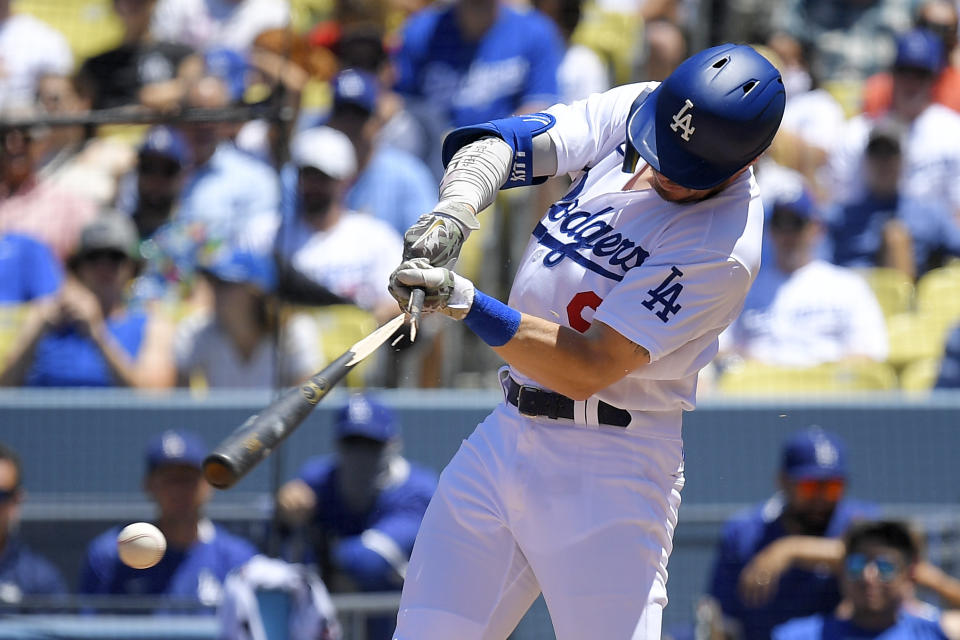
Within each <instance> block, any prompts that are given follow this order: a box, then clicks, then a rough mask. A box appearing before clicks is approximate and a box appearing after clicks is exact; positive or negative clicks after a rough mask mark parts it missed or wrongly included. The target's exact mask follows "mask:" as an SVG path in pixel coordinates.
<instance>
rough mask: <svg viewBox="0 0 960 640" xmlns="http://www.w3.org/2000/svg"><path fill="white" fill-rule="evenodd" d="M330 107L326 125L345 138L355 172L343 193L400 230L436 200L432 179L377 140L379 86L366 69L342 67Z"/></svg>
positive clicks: (412, 159)
mask: <svg viewBox="0 0 960 640" xmlns="http://www.w3.org/2000/svg"><path fill="white" fill-rule="evenodd" d="M332 84H333V109H332V110H331V113H330V117H329V119H328V120H327V122H326V124H327V126H329V127H332V128H334V129H337V130H339V131H342V132H343V133H345V134H346V136H347V137H348V138H350V142H352V143H353V147H354V150H355V151H356V155H357V175H356V178H355V179H354V180H353V183H352V184H351V185H350V189H349V190H348V191H347V193H346V196H345V197H344V203H345V204H346V206H347V207H348V208H349V209H352V210H353V211H361V212H364V213H369V214H371V215H373V216H374V217H376V218H379V219H380V220H383V221H384V222H386V223H388V224H390V225H391V226H392V227H393V228H394V229H395V230H396V231H397V233H400V234H402V233H403V232H404V231H406V230H407V228H408V227H409V226H410V225H412V224H413V223H414V222H416V220H417V218H418V217H420V214H421V213H423V212H424V211H426V210H427V209H429V208H430V207H432V206H433V204H434V202H435V201H436V197H437V194H436V191H437V188H436V182H435V180H434V178H433V174H432V173H431V172H430V170H429V169H428V168H427V166H426V165H425V164H424V163H423V161H422V160H421V159H420V158H418V157H417V156H414V155H413V154H411V153H409V152H407V151H404V150H402V149H398V148H396V147H394V146H393V145H391V144H390V143H389V141H388V142H386V143H385V142H384V141H383V140H382V133H383V127H384V124H385V122H384V116H383V113H382V112H383V111H384V109H383V102H384V99H383V97H382V95H383V93H384V92H383V90H382V88H381V87H380V80H379V79H378V78H377V77H376V76H375V75H373V74H372V73H369V72H367V71H363V70H360V69H344V70H343V71H341V72H340V73H339V74H337V76H336V78H334V79H333V83H332Z"/></svg>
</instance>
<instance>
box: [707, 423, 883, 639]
mask: <svg viewBox="0 0 960 640" xmlns="http://www.w3.org/2000/svg"><path fill="white" fill-rule="evenodd" d="M847 479H848V473H847V456H846V450H845V447H844V444H843V442H842V441H841V440H840V439H839V438H838V437H837V436H836V435H834V434H832V433H829V432H827V431H824V430H823V429H821V428H819V427H815V426H814V427H810V428H809V429H806V430H803V431H800V432H797V433H795V434H793V435H792V436H791V437H790V438H788V439H787V441H786V443H785V445H784V448H783V452H782V463H781V466H780V476H779V484H780V491H779V492H778V493H777V494H776V495H774V496H773V497H772V498H770V499H769V500H767V501H766V502H765V503H763V504H761V505H759V506H757V507H754V508H752V509H751V510H749V511H748V512H745V513H741V514H738V515H736V516H734V517H733V518H732V519H731V520H730V521H728V522H727V523H726V525H725V526H724V530H723V534H722V537H721V540H720V544H719V547H718V550H717V555H716V558H715V561H714V566H713V573H712V578H711V582H710V595H711V596H712V597H713V598H714V599H716V601H717V602H718V603H719V605H720V608H721V609H722V612H723V616H724V626H725V628H726V629H727V632H728V634H729V635H730V636H731V637H738V638H742V639H743V640H761V639H764V640H768V639H769V638H770V631H771V630H772V629H773V627H774V626H776V625H778V624H780V623H782V622H785V621H787V620H789V619H791V618H796V617H800V616H805V615H811V614H814V613H823V612H830V611H832V610H833V609H834V608H835V607H836V606H837V604H839V602H840V590H839V585H838V584H837V580H836V576H835V571H834V570H835V567H833V566H832V565H830V564H829V563H828V564H824V563H823V562H822V559H823V558H824V557H838V556H839V554H836V553H835V547H836V545H837V544H838V540H839V538H840V536H842V535H843V533H844V532H845V531H846V529H847V527H848V526H849V525H850V524H851V522H853V521H854V520H857V519H859V518H867V517H871V516H872V515H873V514H874V512H875V508H874V507H873V506H872V505H866V504H863V503H859V502H855V501H853V500H850V499H848V498H846V497H845V493H846V488H847ZM824 545H826V546H827V547H829V548H828V549H826V550H824V548H823V547H824Z"/></svg>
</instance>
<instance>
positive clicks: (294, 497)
mask: <svg viewBox="0 0 960 640" xmlns="http://www.w3.org/2000/svg"><path fill="white" fill-rule="evenodd" d="M336 434H337V445H336V454H335V455H334V456H329V457H318V458H312V459H310V460H308V461H307V462H306V464H304V465H303V467H302V468H301V469H300V473H299V474H298V477H297V478H296V479H294V480H291V481H290V482H288V483H286V484H285V485H283V487H281V488H280V491H279V493H278V494H277V510H278V516H279V517H280V519H281V520H282V521H283V522H285V523H286V524H287V525H290V526H293V527H296V526H302V525H305V524H307V523H308V522H311V523H312V525H313V527H314V532H315V534H316V535H315V538H316V539H315V540H313V542H314V543H315V545H314V546H315V547H316V552H317V556H318V558H317V560H318V561H319V563H320V565H321V567H322V568H323V570H324V576H323V579H324V582H325V583H326V584H327V586H328V587H329V588H330V590H331V591H333V592H337V591H340V592H342V591H355V590H360V591H392V590H397V589H399V588H400V586H401V585H402V584H403V578H404V575H405V574H406V569H407V561H408V559H409V558H410V551H411V550H412V549H413V541H414V539H415V538H416V535H417V531H418V530H419V528H420V521H421V520H422V518H423V513H424V511H426V508H427V504H428V503H429V502H430V498H431V497H432V496H433V492H434V490H435V489H436V486H437V478H436V475H435V474H434V473H433V472H432V471H430V470H428V469H425V468H423V467H420V466H418V465H415V464H412V463H410V462H409V461H407V460H406V459H405V458H404V457H402V456H401V455H400V430H399V425H398V423H397V419H396V416H395V415H394V413H393V412H392V411H391V410H390V409H388V408H387V407H386V406H385V405H383V404H381V403H380V402H378V401H377V400H374V399H372V398H370V397H367V396H364V395H359V394H358V395H354V396H352V397H351V398H350V400H349V402H348V403H347V406H345V407H344V408H343V409H342V410H341V411H340V413H339V415H338V417H337V424H336ZM378 622H379V623H380V624H379V626H380V627H383V628H382V629H370V632H371V633H370V635H369V637H370V638H378V637H384V634H385V637H389V633H390V632H392V630H393V622H394V620H393V619H392V618H391V619H386V620H381V621H378Z"/></svg>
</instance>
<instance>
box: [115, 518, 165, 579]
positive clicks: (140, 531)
mask: <svg viewBox="0 0 960 640" xmlns="http://www.w3.org/2000/svg"><path fill="white" fill-rule="evenodd" d="M166 550H167V539H166V538H164V537H163V534H162V533H160V529H157V528H156V527H155V526H153V525H152V524H150V523H149V522H134V523H133V524H131V525H127V526H126V527H124V528H123V531H121V532H120V535H118V536H117V552H118V553H119V554H120V560H122V561H123V564H125V565H127V566H128V567H133V568H134V569H149V568H150V567H152V566H153V565H155V564H157V563H158V562H160V559H161V558H162V557H163V554H164V552H165V551H166Z"/></svg>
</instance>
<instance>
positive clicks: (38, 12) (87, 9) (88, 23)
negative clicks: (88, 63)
mask: <svg viewBox="0 0 960 640" xmlns="http://www.w3.org/2000/svg"><path fill="white" fill-rule="evenodd" d="M13 7H14V11H15V12H16V13H27V14H30V15H32V16H33V17H35V18H37V19H39V20H43V21H44V22H46V23H47V24H49V25H50V26H51V27H53V28H54V29H56V30H57V31H59V32H60V33H62V34H63V35H64V37H65V38H66V39H67V42H68V43H69V44H70V49H71V50H73V57H74V60H75V62H76V64H77V66H78V67H79V65H80V63H81V62H82V61H83V60H85V59H86V58H89V57H90V56H93V55H96V54H98V53H103V52H104V51H106V50H107V49H109V48H111V47H115V46H117V45H118V44H120V40H121V39H122V37H123V26H122V24H121V23H120V20H119V19H118V18H117V16H116V14H115V13H114V12H113V1H112V0H16V2H14V4H13Z"/></svg>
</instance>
